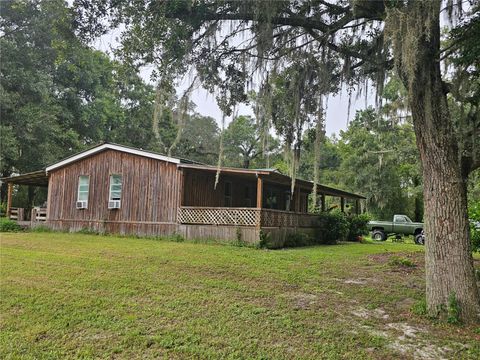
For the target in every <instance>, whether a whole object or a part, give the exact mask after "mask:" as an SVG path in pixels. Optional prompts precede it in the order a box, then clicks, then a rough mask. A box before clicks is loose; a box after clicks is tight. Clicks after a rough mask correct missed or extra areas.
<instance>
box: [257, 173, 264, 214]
mask: <svg viewBox="0 0 480 360" xmlns="http://www.w3.org/2000/svg"><path fill="white" fill-rule="evenodd" d="M262 202H263V179H262V178H261V177H260V176H259V177H258V178H257V208H258V209H261V208H262V205H263V204H262Z"/></svg>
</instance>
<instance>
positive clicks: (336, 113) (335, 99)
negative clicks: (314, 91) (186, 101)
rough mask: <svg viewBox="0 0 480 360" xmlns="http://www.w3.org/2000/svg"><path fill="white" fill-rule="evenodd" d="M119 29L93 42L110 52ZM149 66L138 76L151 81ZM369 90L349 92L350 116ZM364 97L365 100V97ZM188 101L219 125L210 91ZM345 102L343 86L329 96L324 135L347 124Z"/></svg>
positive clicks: (370, 97)
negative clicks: (341, 89) (336, 93)
mask: <svg viewBox="0 0 480 360" xmlns="http://www.w3.org/2000/svg"><path fill="white" fill-rule="evenodd" d="M119 33H120V32H119V31H118V30H117V31H112V32H111V33H109V34H106V35H104V36H102V37H100V38H99V39H97V40H96V41H95V42H94V43H93V46H94V47H95V48H97V49H99V50H101V51H104V52H107V53H109V54H111V51H110V50H111V49H112V48H115V47H116V46H118V44H119V43H118V41H117V36H118V35H119ZM151 70H152V69H151V68H150V69H149V68H146V69H144V70H143V71H142V72H141V74H140V75H141V76H142V77H143V78H144V80H145V81H146V82H149V83H151V80H150V73H151ZM188 84H189V79H184V81H183V82H182V83H181V84H180V86H179V87H178V88H177V92H178V93H179V94H180V95H181V94H182V93H183V90H184V89H185V88H186V87H187V86H188ZM369 88H370V89H369V94H367V99H365V94H362V95H361V96H357V95H358V93H353V94H352V96H351V105H350V120H351V119H352V118H353V117H354V116H355V111H357V110H360V109H364V108H365V107H366V105H367V106H368V105H373V104H374V99H375V95H374V93H373V91H374V87H372V86H370V87H369ZM366 100H367V101H366ZM192 101H193V102H194V103H195V104H196V105H197V109H196V111H197V112H198V113H200V114H202V115H207V116H211V117H213V118H214V119H215V120H216V121H217V123H218V125H219V127H221V120H222V114H221V111H220V109H219V108H218V106H217V104H216V102H215V97H214V95H212V94H209V93H208V92H207V91H206V90H204V89H202V88H200V89H198V90H195V91H194V92H193V93H192ZM348 102H349V96H348V93H347V91H345V89H344V90H343V91H342V92H340V93H339V94H338V95H337V96H330V97H329V101H328V107H327V119H326V133H327V135H332V134H333V133H335V134H338V133H339V131H340V130H345V129H346V127H347V115H348ZM237 112H238V115H253V111H252V108H251V107H250V106H246V105H240V106H239V107H238V109H237ZM230 121H231V118H228V119H226V125H228V122H230Z"/></svg>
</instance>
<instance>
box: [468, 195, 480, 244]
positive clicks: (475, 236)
mask: <svg viewBox="0 0 480 360" xmlns="http://www.w3.org/2000/svg"><path fill="white" fill-rule="evenodd" d="M468 218H469V219H470V235H471V239H472V250H473V251H478V252H480V203H475V204H472V205H470V206H469V207H468Z"/></svg>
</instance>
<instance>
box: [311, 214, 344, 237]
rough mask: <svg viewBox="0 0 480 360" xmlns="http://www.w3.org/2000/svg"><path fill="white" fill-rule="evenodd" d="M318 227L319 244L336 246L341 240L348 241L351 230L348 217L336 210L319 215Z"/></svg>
mask: <svg viewBox="0 0 480 360" xmlns="http://www.w3.org/2000/svg"><path fill="white" fill-rule="evenodd" d="M317 226H318V229H317V231H316V243H317V244H335V243H336V242H337V241H339V240H346V238H347V235H348V232H349V229H350V225H349V222H348V220H347V216H346V215H345V214H344V213H342V212H341V211H335V210H334V211H331V212H322V213H319V214H318V220H317Z"/></svg>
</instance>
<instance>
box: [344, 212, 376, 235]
mask: <svg viewBox="0 0 480 360" xmlns="http://www.w3.org/2000/svg"><path fill="white" fill-rule="evenodd" d="M371 219H372V218H371V216H370V214H368V213H364V214H359V215H350V216H348V217H347V220H348V223H349V229H348V235H347V240H348V241H358V238H359V237H361V236H362V235H367V234H368V232H369V231H368V227H367V225H368V222H369V221H370V220H371Z"/></svg>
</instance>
